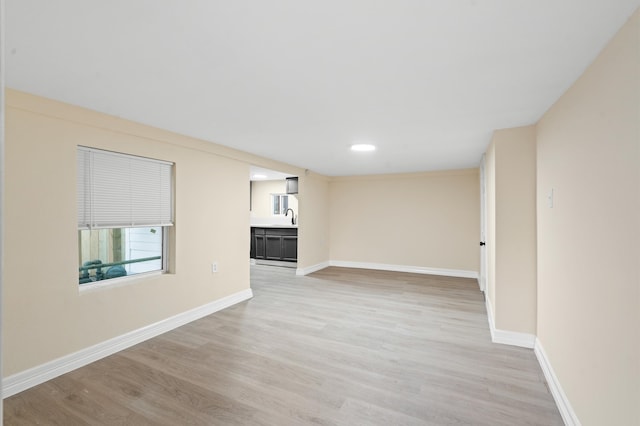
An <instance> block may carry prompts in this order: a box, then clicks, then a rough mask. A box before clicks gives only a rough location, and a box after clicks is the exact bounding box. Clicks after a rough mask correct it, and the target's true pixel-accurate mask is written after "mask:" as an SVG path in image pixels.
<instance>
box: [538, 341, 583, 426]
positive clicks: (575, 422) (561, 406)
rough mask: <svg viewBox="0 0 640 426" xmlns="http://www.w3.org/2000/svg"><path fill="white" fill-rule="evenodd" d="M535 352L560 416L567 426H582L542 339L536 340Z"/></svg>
mask: <svg viewBox="0 0 640 426" xmlns="http://www.w3.org/2000/svg"><path fill="white" fill-rule="evenodd" d="M533 351H534V352H535V354H536V358H538V363H539V364H540V367H541V368H542V372H543V373H544V377H545V379H547V383H548V384H549V390H550V391H551V395H553V399H554V400H555V402H556V405H557V406H558V410H559V411H560V415H561V416H562V420H563V421H564V424H565V425H566V426H580V425H581V423H580V420H579V419H578V416H577V415H576V413H575V412H574V411H573V407H572V406H571V403H570V402H569V398H567V395H566V394H565V393H564V390H562V386H561V385H560V381H559V380H558V377H557V376H556V373H555V372H554V371H553V367H551V362H550V361H549V358H547V354H546V352H545V351H544V348H543V347H542V343H541V342H540V339H538V338H536V343H535V346H534V348H533Z"/></svg>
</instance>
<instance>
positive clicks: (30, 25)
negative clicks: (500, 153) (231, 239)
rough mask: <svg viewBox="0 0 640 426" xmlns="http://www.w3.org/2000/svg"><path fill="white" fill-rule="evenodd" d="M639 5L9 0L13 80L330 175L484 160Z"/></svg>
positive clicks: (480, 0) (606, 0) (580, 0)
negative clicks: (499, 137)
mask: <svg viewBox="0 0 640 426" xmlns="http://www.w3.org/2000/svg"><path fill="white" fill-rule="evenodd" d="M639 4H640V0H520V1H513V0H440V1H437V0H393V1H392V0H324V1H317V2H312V1H308V0H274V1H267V0H233V1H231V0H228V1H221V0H217V1H213V0H185V1H175V0H109V1H87V0H58V1H50V0H6V59H7V74H6V84H7V86H8V87H11V88H15V89H18V90H23V91H27V92H31V93H34V94H38V95H42V96H46V97H50V98H54V99H58V100H61V101H64V102H69V103H72V104H76V105H80V106H84V107H87V108H91V109H94V110H97V111H101V112H105V113H107V114H112V115H116V116H120V117H123V118H127V119H131V120H135V121H138V122H142V123H145V124H149V125H153V126H157V127H160V128H164V129H168V130H171V131H174V132H178V133H182V134H186V135H190V136H194V137H197V138H201V139H205V140H207V141H211V142H215V143H219V144H222V145H227V146H231V147H234V148H238V149H241V150H244V151H249V152H252V153H255V154H259V155H262V156H265V157H268V158H272V159H276V160H280V161H283V162H286V163H289V164H292V165H296V166H299V167H302V168H306V169H310V170H313V171H316V172H319V173H322V174H326V175H352V174H369V173H396V172H414V171H425V170H438V169H450V168H465V167H475V166H476V165H477V164H478V162H479V160H480V156H481V154H482V152H483V151H484V150H485V148H486V147H487V144H488V142H489V139H490V136H491V133H492V131H493V130H494V129H498V128H506V127H514V126H521V125H527V124H532V123H534V122H536V121H537V120H538V119H539V118H540V116H541V115H542V114H543V113H544V112H545V111H546V110H547V109H548V108H549V107H550V106H551V105H552V104H553V102H555V101H556V100H557V99H558V97H559V96H560V95H561V94H562V93H563V92H564V91H565V90H566V89H567V88H568V87H569V86H570V85H571V83H573V82H574V81H575V79H576V78H577V77H578V76H579V75H580V74H581V73H582V72H583V71H584V69H585V68H586V67H587V66H588V65H589V63H590V62H591V61H592V60H593V59H594V58H595V57H596V56H597V54H598V52H599V51H600V50H601V49H602V47H604V45H605V44H606V43H607V41H608V40H609V39H610V38H611V37H612V36H613V35H614V34H615V32H616V31H617V30H618V29H619V28H620V27H621V26H622V25H623V24H624V22H625V21H626V19H627V18H628V17H629V16H630V15H631V14H632V13H633V11H634V10H635V9H636V8H637V7H638V5H639ZM356 140H367V141H371V142H373V143H374V144H376V145H377V146H378V150H377V151H376V152H374V153H366V154H359V155H356V154H355V153H351V152H349V150H348V147H349V145H351V144H352V143H353V142H354V141H356Z"/></svg>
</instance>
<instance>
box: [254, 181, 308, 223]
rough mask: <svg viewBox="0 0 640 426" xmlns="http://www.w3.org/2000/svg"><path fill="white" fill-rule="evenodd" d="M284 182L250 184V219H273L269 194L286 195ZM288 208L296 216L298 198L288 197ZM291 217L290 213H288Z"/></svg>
mask: <svg viewBox="0 0 640 426" xmlns="http://www.w3.org/2000/svg"><path fill="white" fill-rule="evenodd" d="M286 193H287V181H286V180H256V181H253V182H252V189H251V217H252V218H256V219H257V218H264V219H267V221H265V222H263V223H269V222H268V219H271V218H273V214H272V212H271V194H286ZM289 207H291V208H292V209H293V211H294V212H295V214H296V216H298V198H297V195H289ZM289 217H291V213H289Z"/></svg>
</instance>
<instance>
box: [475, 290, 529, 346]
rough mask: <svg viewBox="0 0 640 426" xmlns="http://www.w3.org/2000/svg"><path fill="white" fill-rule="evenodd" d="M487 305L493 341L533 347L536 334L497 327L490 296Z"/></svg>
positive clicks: (486, 301)
mask: <svg viewBox="0 0 640 426" xmlns="http://www.w3.org/2000/svg"><path fill="white" fill-rule="evenodd" d="M485 305H486V306H487V318H488V319H489V331H490V332H491V341H492V342H493V343H500V344H503V345H511V346H520V347H522V348H529V349H532V348H533V347H534V346H535V343H536V336H535V335H533V334H529V333H521V332H518V331H507V330H500V329H497V328H496V326H495V324H494V322H493V307H492V306H491V301H489V298H488V297H486V298H485Z"/></svg>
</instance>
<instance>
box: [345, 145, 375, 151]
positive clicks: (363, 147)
mask: <svg viewBox="0 0 640 426" xmlns="http://www.w3.org/2000/svg"><path fill="white" fill-rule="evenodd" d="M375 150H376V147H375V145H371V144H370V143H356V144H353V145H351V151H357V152H369V151H375Z"/></svg>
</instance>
